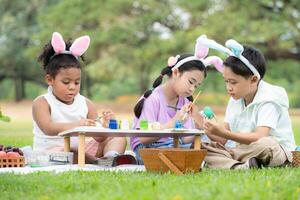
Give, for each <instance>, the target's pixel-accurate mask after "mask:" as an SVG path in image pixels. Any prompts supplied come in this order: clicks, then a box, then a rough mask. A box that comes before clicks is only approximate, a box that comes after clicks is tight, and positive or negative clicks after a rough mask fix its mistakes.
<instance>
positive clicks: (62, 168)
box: [0, 164, 146, 174]
mask: <svg viewBox="0 0 300 200" xmlns="http://www.w3.org/2000/svg"><path fill="white" fill-rule="evenodd" d="M69 171H116V172H143V171H146V168H145V166H144V165H119V166H116V167H102V166H97V165H91V164H86V165H85V167H79V166H78V165H75V164H74V165H53V166H47V167H30V166H25V167H9V168H0V174H1V173H13V174H29V173H34V172H54V173H61V172H69Z"/></svg>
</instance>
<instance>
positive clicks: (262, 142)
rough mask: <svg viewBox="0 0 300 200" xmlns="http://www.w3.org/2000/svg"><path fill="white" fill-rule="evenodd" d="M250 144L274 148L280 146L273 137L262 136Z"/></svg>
mask: <svg viewBox="0 0 300 200" xmlns="http://www.w3.org/2000/svg"><path fill="white" fill-rule="evenodd" d="M250 145H253V146H256V147H257V148H263V149H272V148H274V147H276V146H278V145H279V143H278V142H277V141H276V140H275V139H274V138H272V137H262V138H260V139H259V140H257V141H255V142H253V143H251V144H250Z"/></svg>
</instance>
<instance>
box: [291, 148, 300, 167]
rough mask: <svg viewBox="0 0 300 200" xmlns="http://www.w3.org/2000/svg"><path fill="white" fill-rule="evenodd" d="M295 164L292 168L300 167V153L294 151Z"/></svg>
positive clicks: (293, 163)
mask: <svg viewBox="0 0 300 200" xmlns="http://www.w3.org/2000/svg"><path fill="white" fill-rule="evenodd" d="M292 154H293V162H292V167H300V151H292Z"/></svg>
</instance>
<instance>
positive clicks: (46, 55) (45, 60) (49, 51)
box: [38, 41, 55, 70]
mask: <svg viewBox="0 0 300 200" xmlns="http://www.w3.org/2000/svg"><path fill="white" fill-rule="evenodd" d="M54 54H55V51H54V49H53V47H52V45H51V41H49V42H48V43H47V44H46V45H45V46H44V48H43V51H42V53H41V54H40V55H39V56H38V61H39V62H41V63H42V66H43V69H44V70H46V68H47V65H48V64H49V61H50V58H51V57H52V56H53V55H54Z"/></svg>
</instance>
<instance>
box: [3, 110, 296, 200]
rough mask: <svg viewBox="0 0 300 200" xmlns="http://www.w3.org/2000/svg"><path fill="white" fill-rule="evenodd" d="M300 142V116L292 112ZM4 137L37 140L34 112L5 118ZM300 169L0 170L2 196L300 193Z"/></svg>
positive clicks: (15, 141)
mask: <svg viewBox="0 0 300 200" xmlns="http://www.w3.org/2000/svg"><path fill="white" fill-rule="evenodd" d="M292 120H293V128H294V131H295V138H296V143H297V144H298V145H299V144H300V117H299V116H293V117H292ZM0 143H1V144H5V145H15V146H25V145H31V144H32V124H31V118H30V117H28V118H23V117H22V118H17V120H14V121H12V122H11V123H3V122H0ZM299 177H300V169H293V168H277V169H262V170H248V171H230V170H210V169H204V170H203V172H201V173H198V174H187V175H184V176H176V175H173V174H155V173H148V172H142V173H141V172H139V173H124V172H122V173H114V172H68V173H61V174H55V173H49V172H42V173H35V174H28V175H13V174H0V199H72V200H75V199H174V200H181V199H300V178H299Z"/></svg>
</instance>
